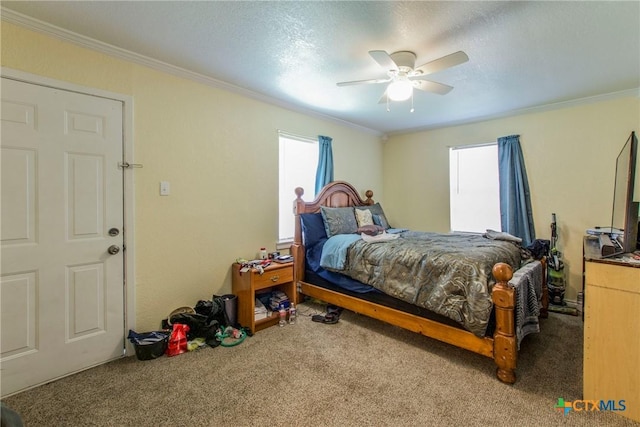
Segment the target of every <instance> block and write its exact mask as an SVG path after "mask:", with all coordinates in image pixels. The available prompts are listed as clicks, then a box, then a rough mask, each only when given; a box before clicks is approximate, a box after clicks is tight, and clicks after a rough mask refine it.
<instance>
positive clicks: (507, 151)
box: [498, 135, 536, 247]
mask: <svg viewBox="0 0 640 427" xmlns="http://www.w3.org/2000/svg"><path fill="white" fill-rule="evenodd" d="M498 175H499V181H500V221H501V223H502V231H506V232H507V233H509V234H512V235H514V236H517V237H520V238H521V239H522V245H523V246H525V247H526V246H529V245H530V244H531V243H532V242H533V241H534V240H535V238H536V233H535V230H534V227H533V213H532V210H531V197H530V192H529V182H528V180H527V171H526V169H525V167H524V158H523V157H522V150H521V149H520V136H519V135H511V136H505V137H502V138H498Z"/></svg>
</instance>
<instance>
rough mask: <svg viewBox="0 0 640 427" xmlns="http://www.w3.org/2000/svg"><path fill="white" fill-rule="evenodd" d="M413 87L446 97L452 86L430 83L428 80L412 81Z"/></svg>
mask: <svg viewBox="0 0 640 427" xmlns="http://www.w3.org/2000/svg"><path fill="white" fill-rule="evenodd" d="M414 87H415V88H416V89H420V90H424V91H426V92H433V93H437V94H438V95H446V94H448V93H449V92H451V90H452V89H453V86H449V85H445V84H442V83H436V82H432V81H430V80H418V81H414Z"/></svg>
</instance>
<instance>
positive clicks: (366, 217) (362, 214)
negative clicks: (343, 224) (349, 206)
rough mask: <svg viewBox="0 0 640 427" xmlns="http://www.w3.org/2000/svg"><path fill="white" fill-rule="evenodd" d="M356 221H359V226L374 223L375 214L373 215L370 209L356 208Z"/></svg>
mask: <svg viewBox="0 0 640 427" xmlns="http://www.w3.org/2000/svg"><path fill="white" fill-rule="evenodd" d="M356 221H357V222H358V227H363V226H365V225H374V224H373V215H371V211H370V210H369V209H356Z"/></svg>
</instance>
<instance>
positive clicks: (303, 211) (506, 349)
mask: <svg viewBox="0 0 640 427" xmlns="http://www.w3.org/2000/svg"><path fill="white" fill-rule="evenodd" d="M295 192H296V200H295V201H294V213H295V218H296V219H295V235H294V242H293V244H292V246H291V254H292V255H293V257H294V282H295V283H296V284H297V290H298V292H299V294H300V295H299V297H304V296H308V297H311V298H316V299H319V300H322V301H324V302H326V303H329V304H333V305H336V306H339V307H342V308H345V309H348V310H351V311H354V312H357V313H360V314H363V315H366V316H370V317H373V318H376V319H379V320H381V321H384V322H387V323H390V324H393V325H396V326H399V327H401V328H404V329H407V330H411V331H413V332H417V333H420V334H422V335H425V336H428V337H431V338H434V339H437V340H440V341H443V342H446V343H448V344H452V345H454V346H457V347H460V348H463V349H466V350H470V351H473V352H475V353H478V354H481V355H484V356H487V357H490V358H493V359H494V361H495V363H496V365H497V370H496V375H497V377H498V379H499V380H500V381H502V382H504V383H508V384H513V383H514V382H515V380H516V374H515V370H516V362H517V353H518V348H519V344H520V341H521V340H522V338H524V336H526V335H527V334H528V333H531V332H537V331H539V324H538V317H546V313H547V312H546V310H547V305H548V296H547V289H546V278H545V276H546V275H545V272H546V266H545V264H544V259H542V260H539V261H531V262H528V263H527V264H526V265H524V266H522V267H521V257H520V255H522V251H521V249H517V251H518V252H519V253H520V254H519V255H516V254H515V252H514V250H513V249H510V248H511V247H514V246H518V245H514V244H513V242H504V241H503V240H502V239H501V238H499V239H498V240H496V241H495V243H494V242H490V244H487V242H486V241H487V240H490V239H486V238H485V239H484V241H482V242H479V243H478V242H477V241H476V240H477V239H478V238H481V237H482V236H475V237H473V238H471V237H469V236H468V235H467V236H463V237H462V238H463V239H467V240H464V242H463V243H462V244H463V245H464V246H465V249H464V251H462V252H456V251H454V253H455V254H457V255H456V257H457V258H465V259H466V258H467V252H473V251H474V250H476V249H471V247H474V248H476V247H478V248H479V249H477V250H480V251H484V250H485V247H488V246H491V249H490V252H481V253H482V255H481V258H482V259H483V260H485V263H486V262H490V264H488V268H476V267H470V268H467V267H469V266H466V267H465V273H464V274H465V275H468V274H471V273H469V271H470V270H473V273H472V274H473V275H474V276H473V277H471V276H469V277H470V278H468V279H465V280H467V281H468V282H469V284H462V283H460V279H459V278H456V277H455V276H454V277H449V278H448V279H447V278H445V280H444V282H443V283H444V285H443V286H444V288H443V289H444V290H429V291H428V292H427V293H425V291H424V290H419V291H412V290H410V289H411V287H408V286H405V285H404V284H403V280H404V279H402V277H406V281H407V282H416V281H418V280H417V279H416V277H417V276H424V277H436V274H435V273H434V272H433V268H434V267H433V265H431V267H428V268H427V267H425V266H424V265H422V264H428V263H429V262H430V257H429V256H428V255H427V254H423V255H421V256H422V258H420V256H418V257H417V258H416V259H414V260H413V261H407V259H408V260H411V259H412V258H411V257H409V256H407V255H406V254H407V253H408V252H407V250H406V249H399V250H401V251H402V252H401V253H402V256H404V257H405V258H403V259H402V260H401V261H397V260H396V261H391V262H392V263H393V262H395V264H392V265H391V267H390V266H389V265H386V266H385V265H384V263H385V262H387V261H386V258H388V256H387V255H386V252H385V255H383V256H381V257H379V258H378V259H375V260H374V261H373V263H374V264H376V265H374V266H373V267H371V268H370V269H369V270H366V268H365V271H364V272H362V271H359V270H358V268H356V267H346V266H345V265H342V263H344V262H345V261H344V260H345V259H348V258H351V262H353V263H355V264H358V265H364V264H363V263H365V261H364V259H365V258H367V257H368V256H369V255H370V254H371V253H374V252H375V250H377V248H380V247H382V245H385V243H380V244H374V245H370V244H369V245H368V244H367V242H363V241H362V239H358V236H359V234H356V235H355V237H353V236H354V235H353V234H351V235H348V234H346V232H345V234H342V232H341V231H340V228H341V227H347V226H346V225H345V224H344V222H345V221H343V220H342V219H340V220H339V221H335V223H330V224H328V222H329V221H330V218H329V216H330V214H331V215H333V214H334V213H335V212H334V211H341V210H349V209H351V208H355V209H354V211H356V212H357V213H358V214H361V213H363V212H364V211H367V210H368V211H370V213H373V215H372V218H373V219H374V220H377V221H374V222H375V223H376V224H377V228H378V229H385V230H386V231H385V233H383V234H385V235H387V237H389V235H391V234H396V233H397V234H398V235H399V237H400V238H398V239H397V240H393V239H391V241H393V242H394V243H393V244H387V246H388V247H392V246H393V247H396V246H400V243H395V242H400V241H402V244H405V243H407V242H408V243H410V244H411V245H413V246H415V247H419V246H421V245H422V244H423V240H421V239H426V240H433V239H435V236H433V235H432V233H423V234H420V233H415V232H412V231H411V230H403V229H400V230H398V229H391V228H390V227H389V225H388V224H386V218H385V217H384V214H383V212H382V211H381V206H380V205H379V204H377V203H375V202H374V201H373V199H372V197H373V192H372V191H370V190H369V191H367V192H366V193H365V197H366V198H365V199H362V198H361V197H360V195H359V194H358V192H357V191H356V190H355V188H354V187H353V186H352V185H351V184H349V183H347V182H344V181H335V182H332V183H330V184H328V185H327V186H325V187H324V188H323V189H322V191H321V192H320V193H319V194H318V195H317V197H316V199H315V200H314V201H313V202H305V201H304V200H302V196H303V194H304V190H303V189H302V188H296V190H295ZM336 208H338V209H336ZM339 208H348V209H339ZM358 208H360V209H358ZM380 213H382V215H379V214H380ZM319 218H322V219H319ZM366 220H368V218H366ZM319 221H322V226H321V225H320V224H321V222H319ZM358 221H359V218H358ZM380 221H382V223H381V222H380ZM346 222H348V221H346ZM314 227H315V230H316V231H317V233H316V231H314ZM320 227H323V228H324V230H326V231H325V235H324V238H320V239H317V240H316V238H315V237H313V236H314V233H315V234H318V235H320V234H322V233H323V230H321V229H320ZM336 227H337V228H336ZM349 227H351V225H349V226H348V227H347V228H349ZM359 231H360V230H359ZM365 237H366V236H365ZM396 237H398V236H396ZM444 238H445V239H446V238H449V236H448V235H447V236H444ZM469 239H471V240H469ZM474 239H476V240H474ZM507 240H508V239H507ZM330 241H331V242H332V243H331V244H334V245H336V244H337V245H338V246H331V244H330V243H329V242H330ZM344 241H348V243H345V242H344ZM317 242H321V243H322V244H321V245H320V244H317ZM336 242H337V243H336ZM505 243H506V244H505ZM442 244H445V245H447V244H448V243H447V242H445V243H442V242H441V241H438V243H437V245H442ZM341 245H342V246H341ZM307 246H308V247H307ZM494 246H495V247H496V248H497V250H496V252H495V253H493V251H494V249H493V247H494ZM325 247H327V248H329V247H331V249H330V250H329V249H327V250H324V248H325ZM480 247H481V248H480ZM373 248H375V249H373ZM357 250H360V252H356V251H357ZM345 251H347V252H348V253H349V256H345V254H344V253H343V252H345ZM363 251H364V252H363ZM314 252H318V253H314ZM320 252H324V253H325V258H322V257H321V254H320ZM327 252H329V253H331V254H334V253H335V254H340V255H339V256H338V255H336V257H337V259H338V261H335V260H333V261H331V262H329V263H328V265H325V264H326V263H327V260H326V254H327ZM487 254H489V255H487ZM449 256H451V255H449ZM307 257H308V258H307ZM438 257H440V256H438ZM501 257H504V258H505V259H502V258H501ZM434 258H435V257H434ZM438 259H439V261H440V264H447V265H448V264H452V263H453V262H455V260H454V259H452V258H449V259H444V258H438ZM319 260H321V261H319ZM355 260H358V262H356V261H355ZM494 261H495V262H494ZM498 261H506V262H498ZM319 262H320V263H325V264H321V265H318V264H319ZM334 262H337V264H338V265H337V266H336V265H334ZM411 263H414V264H420V265H412V264H411ZM401 264H404V265H401ZM510 264H511V265H510ZM512 266H513V267H515V268H516V271H515V274H514V268H513V267H512ZM323 267H326V268H323ZM415 268H427V273H426V274H425V273H422V272H421V270H416V269H415ZM429 268H430V269H429ZM327 270H328V271H327ZM374 270H376V271H374ZM476 270H477V271H476ZM484 270H489V271H490V273H489V272H485V273H482V271H484ZM379 271H384V272H386V273H387V274H390V272H391V271H395V273H398V275H396V276H385V275H384V274H383V275H382V277H383V279H382V280H380V279H379V278H378V279H375V277H378V273H379ZM478 271H480V273H478ZM416 272H417V273H416ZM476 274H479V275H480V276H479V277H476V276H475V275H476ZM483 274H484V276H486V277H482V275H483ZM403 275H404V276H403ZM352 276H353V277H355V279H354V278H353V277H352ZM374 276H375V277H374ZM414 276H415V277H414ZM491 276H493V277H491ZM398 277H400V279H399V278H398ZM424 277H421V278H420V281H421V282H424V280H423V279H424ZM494 278H495V280H494ZM376 280H377V281H378V282H379V283H373V284H374V285H375V286H372V285H371V284H370V283H369V282H376ZM483 281H485V282H486V283H485V284H483V283H482V282H483ZM387 284H388V285H389V286H388V287H389V289H386V288H385V286H386V285H387ZM461 286H469V287H470V288H465V290H463V291H458V290H457V289H458V288H459V287H461ZM447 287H448V288H447ZM431 288H434V287H433V286H431V285H429V286H426V285H425V286H423V289H431ZM469 289H472V290H471V291H470V290H469ZM483 289H484V293H486V294H488V295H482V294H483ZM461 293H462V294H464V295H465V298H467V295H471V294H474V295H475V294H478V299H477V300H474V301H471V300H469V301H460V295H461ZM443 294H449V295H448V296H444V297H443ZM469 298H471V297H469ZM487 301H488V302H487ZM469 306H472V307H473V310H474V311H473V312H469V311H468V309H469ZM476 309H479V311H476ZM477 313H480V314H477Z"/></svg>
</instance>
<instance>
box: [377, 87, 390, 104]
mask: <svg viewBox="0 0 640 427" xmlns="http://www.w3.org/2000/svg"><path fill="white" fill-rule="evenodd" d="M387 96H388V95H387V90H386V89H385V90H384V93H383V94H382V96H381V97H380V99H379V100H378V104H386V103H387Z"/></svg>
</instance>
